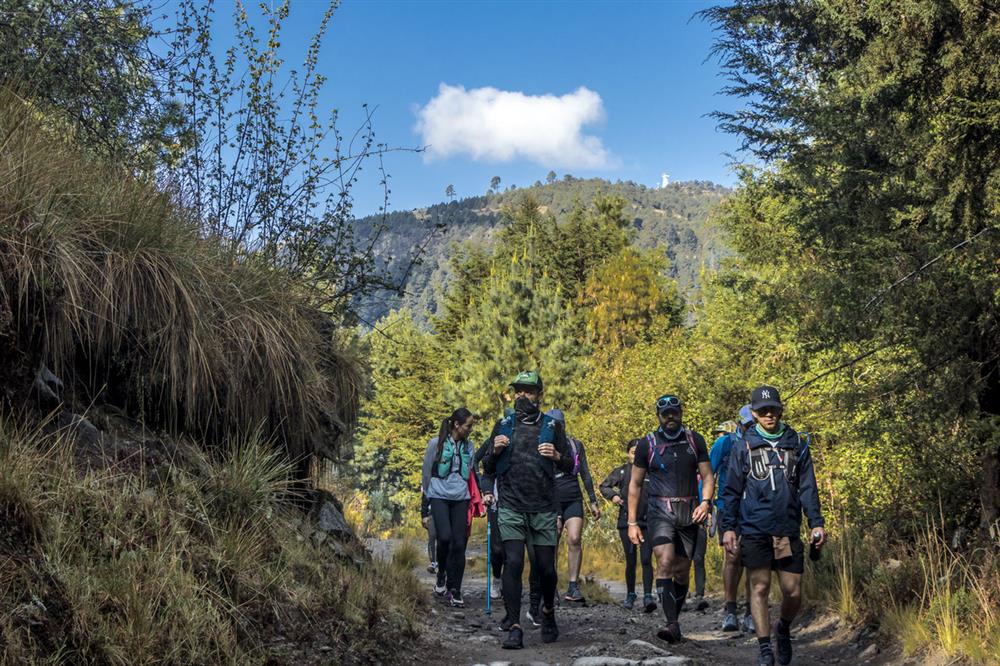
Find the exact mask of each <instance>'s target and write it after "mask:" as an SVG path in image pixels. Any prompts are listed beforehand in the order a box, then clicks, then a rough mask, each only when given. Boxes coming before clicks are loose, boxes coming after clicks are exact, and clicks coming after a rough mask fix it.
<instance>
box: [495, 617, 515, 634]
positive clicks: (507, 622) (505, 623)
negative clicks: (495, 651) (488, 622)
mask: <svg viewBox="0 0 1000 666" xmlns="http://www.w3.org/2000/svg"><path fill="white" fill-rule="evenodd" d="M513 624H514V620H512V619H510V615H504V616H503V619H502V620H500V627H499V628H500V631H510V628H511V626H512V625H513Z"/></svg>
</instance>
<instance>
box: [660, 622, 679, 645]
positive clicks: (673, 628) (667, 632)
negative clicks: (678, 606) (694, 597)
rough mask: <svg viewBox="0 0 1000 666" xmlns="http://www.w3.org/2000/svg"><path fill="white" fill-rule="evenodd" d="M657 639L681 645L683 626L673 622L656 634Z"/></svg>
mask: <svg viewBox="0 0 1000 666" xmlns="http://www.w3.org/2000/svg"><path fill="white" fill-rule="evenodd" d="M656 637H657V638H659V639H660V640H664V641H666V642H668V643H679V642H680V641H681V625H680V624H678V623H677V622H671V623H670V624H668V625H667V626H665V627H663V628H662V629H660V630H659V631H657V632H656Z"/></svg>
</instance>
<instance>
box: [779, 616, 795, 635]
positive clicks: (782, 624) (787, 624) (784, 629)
mask: <svg viewBox="0 0 1000 666" xmlns="http://www.w3.org/2000/svg"><path fill="white" fill-rule="evenodd" d="M791 628H792V621H791V620H786V619H785V618H781V619H779V620H778V633H779V634H787V633H788V632H789V630H790V629H791Z"/></svg>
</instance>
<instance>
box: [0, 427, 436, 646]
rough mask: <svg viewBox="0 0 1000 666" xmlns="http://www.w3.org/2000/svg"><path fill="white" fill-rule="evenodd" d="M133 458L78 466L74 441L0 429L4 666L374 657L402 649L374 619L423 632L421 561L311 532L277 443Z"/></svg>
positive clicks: (410, 632)
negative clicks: (162, 460) (163, 458)
mask: <svg viewBox="0 0 1000 666" xmlns="http://www.w3.org/2000/svg"><path fill="white" fill-rule="evenodd" d="M134 455H135V457H138V456H141V451H138V450H137V451H136V453H135V454H134ZM137 459H138V458H136V459H132V460H125V461H123V462H122V463H121V464H119V465H114V466H112V467H110V468H108V469H106V470H101V471H96V470H95V471H89V472H86V473H81V472H80V471H78V469H77V468H76V467H75V466H74V460H73V453H72V447H71V445H70V444H69V443H68V442H66V441H63V440H62V439H60V438H59V437H56V436H51V437H45V436H42V435H41V434H39V433H38V432H31V431H25V430H23V429H19V428H16V427H14V426H12V425H11V423H9V422H3V423H0V470H2V471H0V515H2V518H3V523H2V525H3V528H2V529H3V535H4V537H5V538H4V539H3V540H2V542H0V560H2V561H3V562H4V566H3V575H2V577H0V608H3V609H4V612H3V613H2V614H0V635H2V636H3V642H2V647H0V658H2V661H3V663H9V664H27V663H110V664H153V663H158V664H162V663H176V664H180V663H183V664H220V663H232V664H235V663H240V664H261V663H265V662H267V663H301V662H302V661H304V660H305V659H306V657H310V658H316V657H317V655H319V654H322V653H319V652H316V649H317V648H318V647H319V646H320V645H324V644H325V645H328V646H329V647H330V648H332V649H334V650H336V652H335V653H336V654H350V655H352V658H354V659H355V661H356V662H366V661H369V660H371V659H374V658H375V657H376V656H377V657H378V658H379V659H383V660H391V658H392V655H393V651H392V646H390V645H387V644H385V643H384V642H383V641H381V640H379V639H377V638H376V637H375V636H374V635H373V634H372V633H371V628H372V627H373V626H375V625H376V624H377V626H378V627H379V628H378V634H379V635H384V632H389V633H391V634H392V635H397V636H406V637H413V636H414V632H415V627H416V625H415V623H416V615H417V610H418V607H419V604H420V603H422V601H421V599H422V597H423V595H422V594H421V592H420V589H419V583H418V582H417V581H416V579H414V578H413V576H412V574H411V572H410V570H409V569H405V570H404V569H403V568H401V567H398V566H397V567H394V566H393V565H391V564H389V563H379V562H369V563H361V564H356V563H354V562H353V561H351V559H349V558H348V559H340V558H337V557H334V556H333V554H332V552H331V550H330V549H329V548H327V547H326V546H325V545H321V546H319V547H317V546H315V545H314V544H313V543H312V542H311V541H310V539H308V538H306V537H304V536H303V534H302V533H300V531H299V529H298V523H299V522H300V519H299V518H298V517H297V511H296V510H294V509H292V508H291V507H289V506H287V505H286V501H287V499H282V498H288V497H289V488H288V486H287V482H286V481H285V479H287V472H288V469H287V463H286V462H284V461H283V459H282V458H281V457H280V456H277V455H276V454H275V453H274V450H273V447H272V446H271V445H270V444H269V443H268V442H265V441H263V440H261V439H260V438H256V437H250V438H246V439H244V440H242V441H233V442H231V443H230V445H229V446H228V447H227V451H226V454H225V455H207V454H205V453H204V452H203V451H202V450H201V449H199V448H197V447H194V446H193V445H192V444H190V443H187V444H185V443H181V444H179V445H178V447H177V449H176V451H174V464H173V465H171V466H170V467H169V469H166V470H164V469H160V470H158V474H157V478H156V479H155V480H153V479H152V478H151V477H147V476H146V474H145V473H144V471H143V470H142V466H141V465H139V464H138V463H137ZM136 467H138V468H139V469H136Z"/></svg>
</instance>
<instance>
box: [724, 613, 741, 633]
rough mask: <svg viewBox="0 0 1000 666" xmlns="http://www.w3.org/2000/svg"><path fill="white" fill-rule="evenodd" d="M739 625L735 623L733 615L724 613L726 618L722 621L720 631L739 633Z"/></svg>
mask: <svg viewBox="0 0 1000 666" xmlns="http://www.w3.org/2000/svg"><path fill="white" fill-rule="evenodd" d="M739 628H740V625H739V623H737V622H736V614H735V613H726V617H724V618H723V619H722V630H723V631H739Z"/></svg>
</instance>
